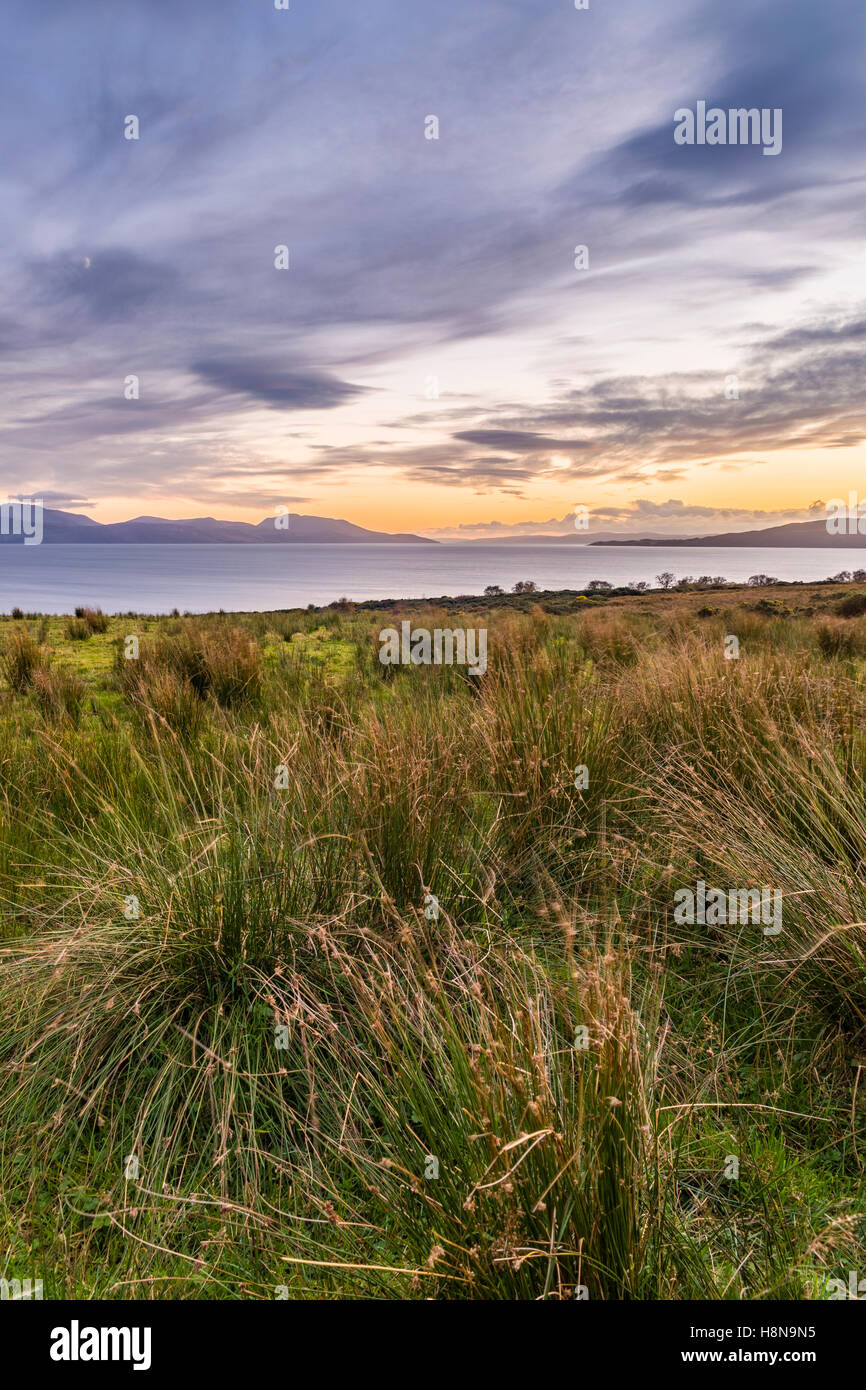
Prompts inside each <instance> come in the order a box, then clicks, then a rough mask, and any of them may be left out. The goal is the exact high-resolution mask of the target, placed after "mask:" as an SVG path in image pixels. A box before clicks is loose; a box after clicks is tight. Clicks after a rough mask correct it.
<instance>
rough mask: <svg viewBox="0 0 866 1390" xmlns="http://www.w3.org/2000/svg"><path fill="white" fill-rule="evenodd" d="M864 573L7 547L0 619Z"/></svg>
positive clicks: (778, 557)
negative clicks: (518, 586) (665, 576)
mask: <svg viewBox="0 0 866 1390" xmlns="http://www.w3.org/2000/svg"><path fill="white" fill-rule="evenodd" d="M861 566H862V567H864V568H866V550H836V551H827V550H759V549H757V548H754V547H743V548H737V549H728V548H727V547H719V548H718V549H712V548H710V547H701V548H699V549H691V550H682V549H680V548H679V547H677V546H672V547H664V546H643V547H637V546H635V547H632V546H627V547H613V548H610V547H601V548H598V549H596V548H594V547H591V546H568V547H565V546H545V545H502V546H499V545H493V544H486V545H483V546H474V545H469V544H457V545H439V546H420V545H419V546H414V545H287V546H276V545H42V546H24V545H4V546H0V612H5V613H8V612H9V611H10V609H11V608H13V607H14V606H16V605H17V606H18V607H19V608H22V609H23V610H24V611H25V612H30V613H35V612H40V613H69V612H71V611H72V610H73V609H74V608H75V607H76V606H77V605H79V604H80V605H89V606H94V605H96V604H99V605H100V606H101V607H102V608H103V609H104V610H105V612H106V613H128V612H137V613H166V612H170V611H171V609H172V608H179V609H180V611H181V612H185V611H190V612H193V613H198V612H209V611H212V610H214V609H217V608H225V609H227V610H232V609H234V610H241V611H247V612H250V611H253V610H267V609H274V608H303V607H306V605H307V604H308V603H315V604H325V603H332V602H333V601H334V600H335V599H338V598H340V597H342V596H343V595H345V596H346V597H348V598H353V599H368V598H394V599H399V598H425V597H429V598H436V597H438V596H440V595H442V594H452V595H453V594H480V593H481V592H482V590H483V589H484V587H485V585H487V584H499V585H501V587H502V588H503V589H506V590H508V589H510V588H511V586H512V585H513V584H514V583H515V582H516V581H517V580H518V579H533V580H535V582H536V584H538V586H539V587H540V588H542V589H580V588H582V587H584V586H585V585H586V584H587V583H588V582H589V580H590V579H606V580H608V581H609V583H611V584H627V583H630V582H632V581H636V580H640V579H645V580H647V581H649V582H650V583H654V582H655V577H656V575H657V574H660V573H661V572H662V571H663V570H671V571H672V572H673V573H674V574H675V575H676V576H677V577H678V578H679V577H680V576H684V575H689V574H691V575H694V576H698V575H702V574H712V575H724V576H725V578H726V579H737V580H743V579H748V578H749V576H750V575H753V574H759V573H762V572H763V573H766V574H770V575H774V576H775V577H776V578H777V579H826V578H828V577H829V576H830V575H833V574H838V572H839V571H840V570H846V569H847V570H854V569H859V568H860V567H861Z"/></svg>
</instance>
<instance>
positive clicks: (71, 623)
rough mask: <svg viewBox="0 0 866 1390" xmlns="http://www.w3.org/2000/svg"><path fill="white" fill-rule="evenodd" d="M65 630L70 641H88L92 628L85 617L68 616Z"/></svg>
mask: <svg viewBox="0 0 866 1390" xmlns="http://www.w3.org/2000/svg"><path fill="white" fill-rule="evenodd" d="M65 631H66V636H67V638H68V640H69V641H70V642H86V641H87V638H88V637H89V636H90V633H91V628H90V626H89V624H88V623H86V622H85V621H84V619H83V618H68V619H67V621H66V628H65Z"/></svg>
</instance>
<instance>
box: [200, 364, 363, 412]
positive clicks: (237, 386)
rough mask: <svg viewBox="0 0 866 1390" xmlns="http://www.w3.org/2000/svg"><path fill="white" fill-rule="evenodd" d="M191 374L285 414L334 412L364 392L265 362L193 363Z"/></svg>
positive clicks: (321, 375)
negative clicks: (315, 411) (339, 406)
mask: <svg viewBox="0 0 866 1390" xmlns="http://www.w3.org/2000/svg"><path fill="white" fill-rule="evenodd" d="M191 370H192V371H193V372H195V374H196V376H198V377H200V378H201V380H202V381H206V382H208V384H209V385H211V386H217V387H219V388H220V390H221V391H225V392H226V393H227V394H228V395H240V396H245V397H246V398H247V399H248V400H254V401H259V402H261V404H263V405H269V406H273V407H278V408H279V409H281V410H332V409H333V408H334V407H335V406H338V405H343V404H344V403H345V402H346V401H350V400H353V399H354V398H355V397H357V396H360V395H362V394H363V390H364V388H363V387H360V386H353V385H352V384H351V383H350V382H347V381H338V380H337V379H336V378H335V377H332V376H328V375H326V374H325V373H323V372H312V371H306V372H303V371H301V372H299V371H282V370H280V368H278V367H274V366H273V364H272V363H270V362H264V361H261V360H260V361H255V360H250V359H246V360H239V359H228V358H226V359H219V358H216V359H211V360H208V361H200V362H193V363H192V365H191Z"/></svg>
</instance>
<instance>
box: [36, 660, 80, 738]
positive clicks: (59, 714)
mask: <svg viewBox="0 0 866 1390" xmlns="http://www.w3.org/2000/svg"><path fill="white" fill-rule="evenodd" d="M32 689H33V695H34V698H35V700H36V703H37V705H38V706H39V708H40V710H41V711H42V713H43V715H44V716H45V717H46V718H47V719H55V720H63V719H68V720H71V722H72V723H73V724H77V723H78V718H79V715H80V713H81V702H82V700H83V699H84V694H85V687H84V683H83V682H82V681H80V680H79V679H78V676H77V675H76V674H75V672H74V671H71V670H69V669H68V668H67V667H50V666H38V667H37V668H36V670H35V671H34V673H33V680H32Z"/></svg>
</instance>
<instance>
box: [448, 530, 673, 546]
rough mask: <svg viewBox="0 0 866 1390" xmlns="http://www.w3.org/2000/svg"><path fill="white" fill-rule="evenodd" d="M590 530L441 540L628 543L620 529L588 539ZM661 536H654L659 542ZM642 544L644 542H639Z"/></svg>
mask: <svg viewBox="0 0 866 1390" xmlns="http://www.w3.org/2000/svg"><path fill="white" fill-rule="evenodd" d="M593 534H594V533H593V532H592V531H553V532H550V531H548V532H540V533H538V534H536V535H531V536H476V537H474V538H473V539H471V540H470V539H469V538H467V539H465V540H462V541H461V540H460V538H459V537H458V536H454V537H452V538H449V539H448V540H447V541H443V545H470V544H471V545H628V543H629V542H628V537H627V536H624V535H623V533H622V532H621V531H599V532H597V533H595V534H596V539H595V540H590V537H591V536H592V535H593ZM663 539H664V538H663V537H662V536H654V537H653V540H657V541H658V542H659V543H660V544H661V542H662V541H663ZM641 544H644V542H641Z"/></svg>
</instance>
